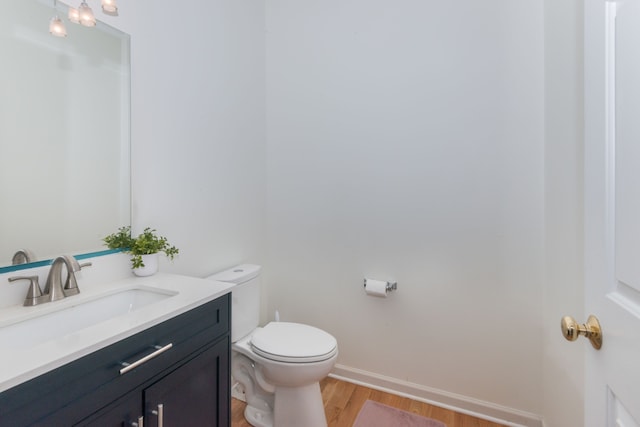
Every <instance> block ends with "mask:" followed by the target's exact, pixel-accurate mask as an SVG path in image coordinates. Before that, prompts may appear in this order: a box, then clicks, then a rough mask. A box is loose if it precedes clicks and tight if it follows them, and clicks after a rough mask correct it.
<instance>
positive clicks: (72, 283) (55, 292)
mask: <svg viewBox="0 0 640 427" xmlns="http://www.w3.org/2000/svg"><path fill="white" fill-rule="evenodd" d="M63 265H65V266H66V267H67V281H66V286H68V287H69V293H68V294H67V293H65V290H64V288H63V284H62V266H63ZM80 268H81V267H80V264H78V261H77V260H76V259H75V258H74V257H72V256H71V255H62V256H59V257H58V258H56V259H54V260H53V262H52V263H51V269H50V270H49V275H48V276H47V283H46V284H45V286H44V291H43V292H42V297H43V298H44V300H45V301H57V300H59V299H62V298H65V297H66V296H67V295H75V294H77V293H78V292H80V290H79V289H78V282H77V281H76V276H75V273H76V272H77V271H80Z"/></svg>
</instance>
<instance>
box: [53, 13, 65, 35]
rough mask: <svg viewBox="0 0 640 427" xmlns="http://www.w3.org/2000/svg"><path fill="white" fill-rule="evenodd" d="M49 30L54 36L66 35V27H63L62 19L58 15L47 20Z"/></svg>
mask: <svg viewBox="0 0 640 427" xmlns="http://www.w3.org/2000/svg"><path fill="white" fill-rule="evenodd" d="M49 32H50V33H51V35H53V36H56V37H67V29H66V28H65V27H64V24H63V23H62V20H61V19H60V18H59V17H58V15H56V16H54V17H53V18H51V21H49Z"/></svg>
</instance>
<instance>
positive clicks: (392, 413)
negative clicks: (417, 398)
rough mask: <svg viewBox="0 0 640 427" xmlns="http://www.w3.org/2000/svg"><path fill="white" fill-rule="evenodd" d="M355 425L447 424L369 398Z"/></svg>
mask: <svg viewBox="0 0 640 427" xmlns="http://www.w3.org/2000/svg"><path fill="white" fill-rule="evenodd" d="M353 427H447V426H446V424H444V423H442V422H440V421H436V420H432V419H431V418H426V417H423V416H420V415H416V414H412V413H411V412H407V411H403V410H401V409H396V408H392V407H391V406H387V405H383V404H382V403H378V402H374V401H373V400H367V401H366V402H364V405H362V409H360V412H359V413H358V417H357V418H356V422H355V423H353Z"/></svg>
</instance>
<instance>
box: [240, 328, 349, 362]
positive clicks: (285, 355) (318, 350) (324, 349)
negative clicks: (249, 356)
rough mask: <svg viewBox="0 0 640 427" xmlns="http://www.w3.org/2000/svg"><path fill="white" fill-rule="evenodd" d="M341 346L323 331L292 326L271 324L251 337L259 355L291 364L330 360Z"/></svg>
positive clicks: (253, 346)
mask: <svg viewBox="0 0 640 427" xmlns="http://www.w3.org/2000/svg"><path fill="white" fill-rule="evenodd" d="M337 345H338V343H337V341H336V339H335V338H334V337H333V336H332V335H330V334H328V333H327V332H325V331H323V330H322V329H318V328H314V327H313V326H309V325H303V324H300V323H290V322H271V323H269V324H267V325H266V326H265V327H264V328H260V329H258V330H256V331H255V332H254V334H253V335H252V337H251V348H252V350H253V351H254V352H255V353H256V354H258V355H260V356H262V357H264V358H266V359H269V360H274V361H277V362H287V363H311V362H320V361H323V360H327V359H329V358H331V357H333V356H334V355H335V354H336V351H337Z"/></svg>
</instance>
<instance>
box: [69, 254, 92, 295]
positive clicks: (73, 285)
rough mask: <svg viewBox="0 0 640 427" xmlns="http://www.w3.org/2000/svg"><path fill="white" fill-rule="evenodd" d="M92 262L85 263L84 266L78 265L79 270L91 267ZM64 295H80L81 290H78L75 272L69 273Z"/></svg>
mask: <svg viewBox="0 0 640 427" xmlns="http://www.w3.org/2000/svg"><path fill="white" fill-rule="evenodd" d="M91 265H92V264H91V262H84V263H82V264H78V267H79V268H78V270H76V271H80V270H82V269H83V268H84V267H91ZM64 293H65V295H66V296H70V295H77V294H79V293H80V288H78V281H77V280H76V275H75V274H74V273H73V271H67V280H66V281H65V282H64Z"/></svg>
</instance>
